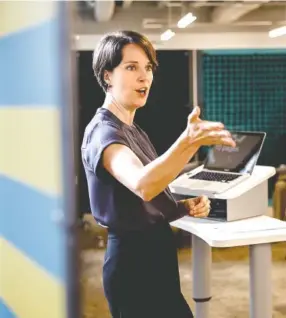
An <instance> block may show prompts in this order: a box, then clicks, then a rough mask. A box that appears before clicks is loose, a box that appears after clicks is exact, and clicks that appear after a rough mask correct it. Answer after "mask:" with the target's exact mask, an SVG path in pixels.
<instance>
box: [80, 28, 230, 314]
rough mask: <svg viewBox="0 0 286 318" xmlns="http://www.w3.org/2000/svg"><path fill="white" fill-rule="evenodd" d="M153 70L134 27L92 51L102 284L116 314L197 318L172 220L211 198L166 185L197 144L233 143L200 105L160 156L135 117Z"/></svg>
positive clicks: (92, 146) (90, 178)
mask: <svg viewBox="0 0 286 318" xmlns="http://www.w3.org/2000/svg"><path fill="white" fill-rule="evenodd" d="M156 67H157V61H156V55H155V51H154V49H153V47H152V45H151V43H150V42H149V41H148V39H146V38H145V37H144V36H142V35H140V34H138V33H135V32H132V31H123V32H117V33H113V34H108V35H106V36H105V37H103V38H102V40H101V42H100V44H99V45H98V47H97V49H96V50H95V52H94V59H93V70H94V74H95V76H96V78H97V80H98V82H99V84H100V85H101V86H102V88H103V89H104V91H105V92H106V98H105V101H104V104H103V105H102V107H101V108H99V109H98V111H97V112H96V114H95V116H94V118H93V119H92V120H91V122H90V123H89V124H88V126H87V127H86V131H85V135H84V139H83V143H82V160H83V164H84V168H85V172H86V177H87V182H88V189H89V197H90V204H91V209H92V213H93V215H94V217H95V219H96V221H97V222H98V223H99V224H101V225H102V226H106V227H107V228H108V243H107V250H106V255H105V262H104V266H103V285H104V291H105V295H106V298H107V300H108V304H109V308H110V311H111V314H112V317H114V318H190V317H193V315H192V312H191V310H190V308H189V306H188V304H187V302H186V301H185V299H184V297H183V295H182V293H181V289H180V281H179V271H178V260H177V253H176V246H175V242H174V237H173V233H172V230H171V228H170V225H169V222H171V221H174V220H176V219H178V218H181V217H182V216H184V215H188V214H189V215H192V216H194V217H205V216H207V215H208V213H209V209H210V202H209V200H208V199H207V198H206V197H198V198H195V199H189V200H185V201H181V202H176V201H175V200H174V198H173V197H172V194H171V193H170V190H169V189H168V184H169V183H170V182H171V181H173V180H174V179H175V178H176V177H177V176H178V174H179V173H180V172H181V170H182V169H183V168H184V166H185V165H186V164H187V163H188V162H189V160H190V159H191V158H192V157H193V155H194V154H195V153H196V152H197V151H198V149H199V147H200V146H202V145H214V144H222V145H228V146H234V141H233V140H232V139H231V136H230V134H229V132H227V131H225V130H224V126H223V125H222V124H221V123H215V122H207V121H202V120H200V119H199V115H200V110H199V108H198V107H196V108H194V110H193V112H192V113H191V114H190V116H189V118H188V121H187V126H186V129H185V131H184V132H183V133H182V134H181V136H179V138H178V139H177V141H176V142H175V143H174V144H173V145H172V146H171V147H170V148H169V149H168V150H167V151H166V152H165V153H164V154H163V155H161V156H159V157H158V155H157V154H156V151H155V149H154V147H153V146H152V144H151V142H150V140H149V139H148V136H147V135H146V133H145V132H144V131H143V130H142V129H141V128H140V127H139V126H138V125H136V124H135V123H134V122H133V119H134V115H135V112H136V110H137V109H139V108H141V107H143V106H144V105H145V103H146V100H147V98H148V94H149V91H150V88H151V85H152V81H153V72H154V71H155V69H156ZM162 111H163V109H162Z"/></svg>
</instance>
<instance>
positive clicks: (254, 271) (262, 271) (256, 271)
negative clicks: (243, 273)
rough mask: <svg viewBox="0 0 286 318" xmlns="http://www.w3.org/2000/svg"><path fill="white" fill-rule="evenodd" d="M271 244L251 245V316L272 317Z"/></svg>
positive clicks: (258, 317) (252, 317)
mask: <svg viewBox="0 0 286 318" xmlns="http://www.w3.org/2000/svg"><path fill="white" fill-rule="evenodd" d="M271 253H272V251H271V244H259V245H251V246H249V257H250V318H271V317H272V289H271V265H272V255H271Z"/></svg>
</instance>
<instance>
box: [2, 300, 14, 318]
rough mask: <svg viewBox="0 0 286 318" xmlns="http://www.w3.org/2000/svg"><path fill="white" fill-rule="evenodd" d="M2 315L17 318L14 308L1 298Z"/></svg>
mask: <svg viewBox="0 0 286 318" xmlns="http://www.w3.org/2000/svg"><path fill="white" fill-rule="evenodd" d="M0 317H1V318H17V316H16V315H15V314H14V313H13V312H12V310H11V309H10V308H9V307H8V306H7V305H6V304H5V303H4V301H3V300H2V299H0Z"/></svg>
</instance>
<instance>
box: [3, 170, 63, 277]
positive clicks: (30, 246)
mask: <svg viewBox="0 0 286 318" xmlns="http://www.w3.org/2000/svg"><path fill="white" fill-rule="evenodd" d="M0 193H1V200H0V216H1V220H0V232H2V235H3V237H4V238H5V239H6V240H8V241H10V242H11V243H12V244H14V245H15V246H16V247H17V248H18V249H20V250H21V251H22V252H24V253H25V254H26V255H27V256H28V257H30V258H31V259H33V260H34V261H36V262H37V263H38V264H39V265H41V266H42V267H43V268H44V269H46V270H47V271H48V272H50V273H51V274H53V275H54V276H55V277H56V278H58V279H61V280H63V279H64V277H65V276H64V272H65V259H66V255H65V232H64V227H63V226H61V225H59V223H57V222H55V219H54V217H55V211H57V210H61V209H62V200H61V199H60V198H56V197H49V196H47V195H45V194H43V193H41V192H38V191H36V190H34V189H32V188H29V187H28V186H26V185H24V184H20V183H18V182H15V181H12V180H10V179H9V178H6V177H4V176H1V175H0Z"/></svg>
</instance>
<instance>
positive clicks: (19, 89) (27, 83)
mask: <svg viewBox="0 0 286 318" xmlns="http://www.w3.org/2000/svg"><path fill="white" fill-rule="evenodd" d="M58 6H59V3H58V2H54V1H47V2H41V1H39V2H32V1H31V2H26V1H23V2H22V1H19V2H13V1H6V2H0V152H1V155H0V197H1V200H0V258H1V261H0V264H1V265H0V266H1V267H0V317H1V318H65V317H66V316H67V315H66V290H65V285H66V284H65V281H66V255H65V253H66V252H65V246H66V242H65V240H66V238H65V233H64V229H63V228H62V227H61V226H60V220H61V218H62V217H63V200H62V184H63V180H62V179H63V178H62V157H61V151H62V150H61V148H62V147H61V130H60V107H61V105H60V94H61V92H60V91H59V87H60V85H59V84H60V83H59V78H60V76H59V73H58V72H59V67H58V66H59V63H60V56H59V47H58V46H59V34H60V32H59V26H60V23H59V19H60V17H59V13H58Z"/></svg>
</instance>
